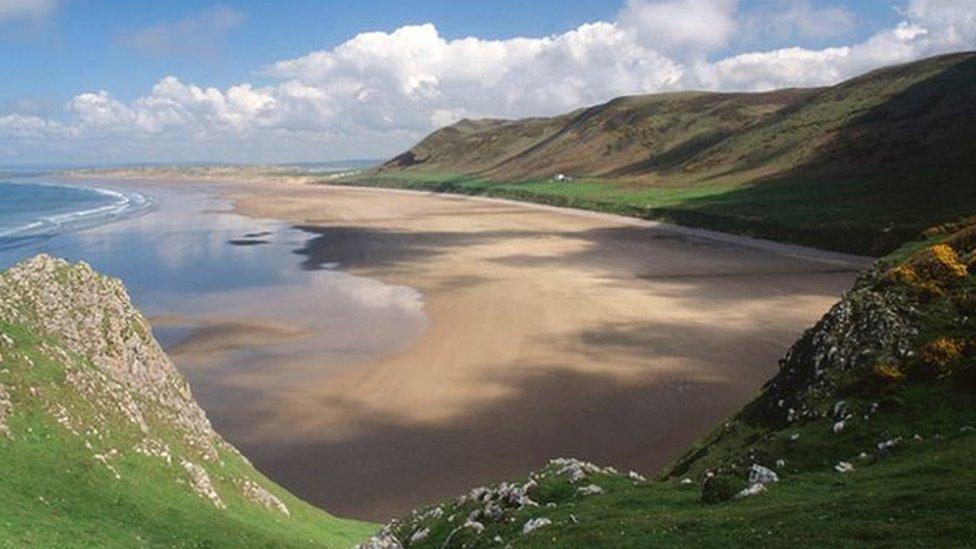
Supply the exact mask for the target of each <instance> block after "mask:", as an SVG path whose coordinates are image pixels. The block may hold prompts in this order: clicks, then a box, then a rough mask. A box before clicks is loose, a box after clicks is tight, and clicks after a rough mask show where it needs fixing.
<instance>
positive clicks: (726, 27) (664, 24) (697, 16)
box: [617, 0, 739, 54]
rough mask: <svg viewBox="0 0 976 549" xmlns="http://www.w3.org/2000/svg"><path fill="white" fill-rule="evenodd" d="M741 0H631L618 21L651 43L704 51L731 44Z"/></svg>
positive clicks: (683, 50)
mask: <svg viewBox="0 0 976 549" xmlns="http://www.w3.org/2000/svg"><path fill="white" fill-rule="evenodd" d="M738 4H739V2H738V0H665V1H657V2H651V1H648V0H628V1H627V4H626V6H625V7H624V9H623V10H622V11H621V12H620V15H619V16H618V18H617V19H618V24H619V25H620V26H621V27H622V28H625V29H631V30H634V31H636V33H637V34H638V35H639V36H640V37H641V38H642V39H643V40H644V41H645V42H646V43H647V44H649V45H650V46H651V47H653V48H655V49H657V50H660V51H664V52H671V53H678V54H686V53H693V54H700V53H707V52H709V51H712V50H716V49H720V48H722V47H724V46H726V45H728V43H729V41H730V40H731V39H732V37H733V36H734V35H735V31H736V28H737V26H738V23H737V21H736V12H737V9H736V8H737V7H738Z"/></svg>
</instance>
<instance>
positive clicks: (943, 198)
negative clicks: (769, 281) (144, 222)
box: [347, 54, 976, 254]
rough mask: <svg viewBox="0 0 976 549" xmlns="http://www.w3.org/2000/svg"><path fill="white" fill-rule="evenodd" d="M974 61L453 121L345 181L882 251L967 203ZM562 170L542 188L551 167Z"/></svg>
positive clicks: (967, 57) (958, 58) (972, 200)
mask: <svg viewBox="0 0 976 549" xmlns="http://www.w3.org/2000/svg"><path fill="white" fill-rule="evenodd" d="M974 101H976V57H974V56H973V54H954V55H949V56H942V57H937V58H933V59H929V60H925V61H920V62H916V63H911V64H908V65H903V66H898V67H892V68H888V69H883V70H879V71H875V72H873V73H870V74H867V75H865V76H862V77H860V78H856V79H853V80H851V81H848V82H845V83H842V84H840V85H838V86H835V87H832V88H825V89H815V90H785V91H780V92H772V93H766V94H705V93H684V94H664V95H652V96H643V97H629V98H621V99H618V100H614V101H611V102H610V103H608V104H606V105H601V106H598V107H593V108H590V109H584V110H581V111H577V112H574V113H570V114H568V115H564V116H559V117H554V118H548V119H542V118H540V119H529V120H526V121H497V120H496V121H462V122H460V123H458V124H457V125H455V126H451V127H448V128H445V129H442V130H439V131H437V132H434V133H433V134H431V135H430V136H429V137H428V138H426V139H425V140H423V141H422V142H421V143H419V144H418V145H417V146H415V147H414V148H413V149H411V150H410V151H408V152H407V153H404V155H401V156H399V157H397V158H395V159H393V160H391V161H390V162H388V163H387V164H385V165H384V166H383V167H381V168H380V169H378V170H376V171H374V172H371V173H368V174H366V175H365V176H364V177H359V178H357V179H355V180H351V181H347V182H350V183H354V184H366V185H381V186H395V187H404V188H415V189H425V190H437V191H444V192H463V193H469V194H486V195H491V196H499V197H507V198H515V199H520V200H530V201H536V202H543V203H549V204H557V205H566V206H573V207H581V208H588V209H596V210H601V211H610V212H615V213H622V214H625V215H632V216H637V217H645V218H655V219H664V220H670V221H674V222H678V223H682V224H688V225H695V226H703V227H708V228H714V229H718V230H726V231H731V232H737V233H743V234H751V235H754V236H761V237H767V238H774V239H779V240H785V241H790V242H797V243H802V244H807V245H813V246H818V247H822V248H829V249H834V250H839V251H845V252H854V253H862V254H883V253H887V252H890V251H891V250H893V249H895V248H896V247H897V246H898V245H899V244H900V243H901V242H904V241H905V240H907V239H909V238H910V237H911V236H913V235H914V234H917V233H918V232H919V231H920V230H922V229H923V228H924V227H927V226H930V225H933V224H937V223H942V222H946V221H948V220H951V219H955V218H958V217H959V216H962V215H968V214H970V213H972V212H973V204H976V184H973V183H972V180H971V178H970V174H971V172H972V169H973V167H974V163H976V160H974V159H976V112H974V111H973V109H972V108H971V106H970V105H972V104H973V102H974ZM557 172H562V173H567V174H570V175H573V176H576V178H577V179H576V180H575V181H573V182H570V183H559V184H557V183H554V182H552V181H551V180H550V178H551V176H552V174H554V173H557Z"/></svg>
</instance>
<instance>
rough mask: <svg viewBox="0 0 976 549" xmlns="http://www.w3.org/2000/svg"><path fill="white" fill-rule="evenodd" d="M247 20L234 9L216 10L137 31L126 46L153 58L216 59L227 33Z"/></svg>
mask: <svg viewBox="0 0 976 549" xmlns="http://www.w3.org/2000/svg"><path fill="white" fill-rule="evenodd" d="M244 20H245V16H244V14H243V13H241V12H239V11H237V10H235V9H232V8H228V7H225V6H215V7H212V8H210V9H207V10H204V11H200V12H197V13H193V14H190V15H188V16H187V17H185V18H183V19H180V20H178V21H172V22H166V23H159V24H157V25H153V26H151V27H146V28H144V29H140V30H137V31H135V32H133V33H131V34H129V35H128V36H126V38H125V40H124V42H125V44H126V45H128V46H130V47H132V48H133V49H135V50H138V51H141V52H143V53H148V54H151V55H195V56H200V55H202V56H214V55H217V54H218V53H219V52H220V49H221V48H222V47H223V44H224V41H225V40H226V38H227V33H228V32H230V31H231V30H233V29H235V28H237V27H239V26H240V25H241V24H243V23H244Z"/></svg>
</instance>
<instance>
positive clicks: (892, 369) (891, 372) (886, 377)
mask: <svg viewBox="0 0 976 549" xmlns="http://www.w3.org/2000/svg"><path fill="white" fill-rule="evenodd" d="M873 371H874V377H875V378H876V379H877V380H878V381H880V382H882V383H884V384H886V385H890V384H895V383H901V382H902V381H905V372H903V371H902V370H901V368H899V367H898V366H897V365H894V364H887V363H884V362H878V363H877V364H875V365H874V368H873Z"/></svg>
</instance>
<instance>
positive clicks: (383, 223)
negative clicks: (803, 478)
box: [177, 184, 865, 520]
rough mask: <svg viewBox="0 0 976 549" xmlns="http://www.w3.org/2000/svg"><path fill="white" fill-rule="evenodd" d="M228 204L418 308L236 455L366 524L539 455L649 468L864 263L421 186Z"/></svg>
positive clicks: (696, 429)
mask: <svg viewBox="0 0 976 549" xmlns="http://www.w3.org/2000/svg"><path fill="white" fill-rule="evenodd" d="M229 198H231V199H232V200H233V201H234V202H235V205H236V209H237V211H238V212H240V213H242V214H244V215H248V216H254V217H263V218H278V219H282V220H287V221H289V222H291V223H294V224H295V225H296V226H299V227H301V228H302V229H304V230H305V231H308V232H309V233H310V234H311V235H312V237H311V238H310V239H309V240H308V241H307V242H306V243H305V244H304V245H302V246H301V247H300V248H299V249H297V250H295V251H296V253H297V254H299V256H300V257H301V262H302V267H303V268H305V269H313V270H314V269H319V268H324V267H329V268H338V269H340V270H342V271H345V272H349V273H352V274H354V275H357V276H363V277H369V278H373V279H377V280H379V281H382V282H384V283H388V284H395V285H403V286H409V287H412V288H414V289H416V290H418V291H419V292H420V293H421V295H422V296H423V300H424V309H425V312H426V313H427V315H428V317H429V320H430V325H429V328H428V329H427V330H426V332H425V333H424V334H423V335H422V336H420V337H419V340H418V341H416V342H415V343H413V344H412V345H411V346H409V348H407V349H406V350H405V351H403V352H399V353H396V354H394V355H392V356H385V357H381V358H377V359H371V360H367V361H365V362H360V363H357V364H354V365H351V366H350V367H347V368H344V369H342V370H341V371H338V372H336V371H331V370H330V371H327V372H323V373H322V374H321V375H319V376H308V377H307V378H305V379H304V380H303V382H302V383H299V384H292V387H293V389H292V390H290V391H289V392H288V394H287V395H282V396H278V397H272V398H273V401H270V402H268V401H265V402H264V403H262V406H261V408H262V410H264V411H265V413H264V414H262V416H261V420H260V421H257V422H256V423H254V424H252V425H248V426H247V430H248V431H247V437H246V442H245V443H243V444H241V443H239V444H240V445H241V446H242V449H243V450H244V452H245V453H246V454H247V455H248V456H249V457H250V458H251V459H252V461H254V462H255V464H256V465H257V466H258V467H259V468H260V469H261V470H262V471H264V472H265V473H266V474H268V475H269V476H271V477H272V478H274V479H275V480H276V481H278V482H280V483H282V484H283V485H285V486H286V487H288V488H289V489H291V490H292V491H294V492H295V493H297V494H298V495H300V496H301V497H304V498H305V499H308V500H309V501H311V502H313V503H316V504H319V505H321V506H322V507H324V508H326V509H328V510H329V511H330V512H333V513H337V514H340V515H346V516H352V517H357V518H366V519H373V520H382V519H386V518H388V517H390V516H392V515H394V514H397V513H401V512H404V511H406V510H408V509H410V508H413V507H415V506H417V505H421V504H423V503H425V502H431V501H435V500H438V499H441V498H444V497H450V496H453V495H455V494H457V493H459V492H461V491H464V490H466V489H467V488H469V487H471V486H474V485H478V484H482V483H489V482H494V481H500V480H505V479H509V478H517V477H521V476H522V475H524V474H525V473H526V472H528V471H529V470H532V469H535V468H538V467H539V466H540V465H542V464H543V463H544V462H545V461H546V460H547V459H549V458H552V457H560V456H573V457H580V458H584V459H588V460H593V461H597V462H600V463H604V464H608V465H610V464H612V465H614V466H616V467H617V468H618V469H623V470H627V469H634V470H637V471H640V472H642V473H644V474H647V475H653V474H655V473H656V472H657V471H658V470H659V469H660V468H661V467H662V466H664V465H665V464H666V463H667V462H669V461H670V460H672V459H674V458H675V457H677V456H678V455H679V454H680V453H681V452H682V451H683V450H684V449H685V448H687V447H688V446H689V445H690V444H692V443H693V442H695V441H696V440H697V439H699V438H700V437H701V436H703V435H704V434H706V433H707V432H708V431H709V430H710V429H712V428H713V427H714V426H716V425H717V424H718V423H719V422H720V421H721V420H722V419H723V418H725V417H726V416H728V415H729V414H730V413H732V412H734V411H735V410H736V409H737V408H739V407H740V406H741V405H742V404H744V403H745V402H746V401H748V400H749V399H750V398H751V397H752V396H753V395H754V394H755V393H756V391H757V390H758V388H759V387H760V386H761V384H762V383H763V382H764V381H765V380H766V379H768V378H769V377H770V376H771V375H772V374H773V373H774V372H775V371H776V368H777V360H778V359H779V358H780V357H781V356H782V355H783V353H784V352H785V350H786V349H787V347H788V345H789V344H790V343H791V342H792V341H793V340H794V339H795V338H796V337H797V336H798V335H799V334H800V333H801V332H802V330H803V329H804V328H806V327H808V326H810V325H812V323H814V322H815V321H816V320H817V319H818V318H819V317H820V316H821V315H822V314H823V313H824V312H825V311H826V310H827V309H828V308H829V307H830V305H831V304H833V303H834V302H835V301H836V300H837V299H838V297H839V296H840V294H841V292H842V291H844V290H845V289H846V288H847V287H848V286H849V285H850V283H851V282H852V280H853V279H854V277H855V275H856V272H857V270H859V269H860V268H863V266H864V265H865V262H864V261H858V260H853V261H850V262H847V261H844V260H843V258H841V259H840V260H837V259H838V258H837V257H834V256H832V255H830V254H823V255H821V254H817V253H816V252H813V251H804V250H798V249H794V248H789V247H778V246H775V245H773V246H765V245H759V246H758V247H752V246H742V245H738V244H736V243H735V242H736V240H737V239H736V238H734V237H732V238H728V237H723V240H722V241H718V240H712V239H707V238H699V237H697V236H694V235H693V234H687V233H689V231H682V232H673V231H669V230H665V229H661V228H653V227H643V226H635V225H639V224H640V223H639V222H633V223H632V222H627V221H624V222H621V220H617V219H614V218H612V217H611V216H600V215H596V214H582V215H571V214H567V213H564V212H559V211H550V210H546V209H541V208H534V207H526V206H524V205H517V204H510V203H504V202H492V201H477V200H464V199H461V198H455V197H438V196H426V195H423V194H419V193H403V192H384V191H375V190H365V189H348V188H333V187H310V186H299V185H282V184H269V185H255V184H242V185H241V186H239V187H235V188H233V189H232V190H231V191H230V192H229ZM690 233H694V231H690ZM764 248H772V249H764ZM804 255H809V256H810V257H807V258H804V257H799V256H804ZM355 329H358V330H361V329H366V330H369V329H371V328H370V327H356V328H355ZM242 333H243V335H241V337H244V338H249V337H254V334H251V333H249V332H248V330H244V331H243V332H242ZM232 335H233V334H232V333H228V332H226V331H225V332H223V333H220V334H211V335H210V337H207V336H206V334H205V335H204V336H201V338H198V339H197V340H196V341H195V342H191V343H195V344H196V345H197V346H196V348H194V347H192V346H191V347H189V348H184V349H182V351H181V353H178V355H177V362H178V363H179V362H180V356H179V355H180V354H183V356H184V359H190V358H192V356H193V354H194V353H206V352H210V351H211V350H212V347H213V346H214V345H217V344H225V343H226V341H225V340H226V338H228V337H232ZM285 337H288V334H285ZM195 349H196V350H195ZM302 371H303V372H309V371H314V370H313V369H310V368H304V369H302ZM253 383H254V384H255V387H258V386H260V384H261V383H262V381H261V380H260V379H254V380H253ZM204 404H205V405H206V403H204ZM208 412H210V413H211V414H213V412H212V411H210V410H208ZM217 423H218V424H219V423H220V422H219V421H218V422H217ZM230 438H231V439H232V440H234V437H233V436H231V437H230Z"/></svg>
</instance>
